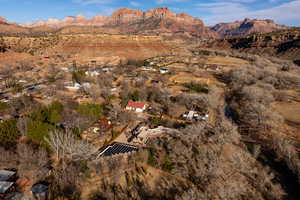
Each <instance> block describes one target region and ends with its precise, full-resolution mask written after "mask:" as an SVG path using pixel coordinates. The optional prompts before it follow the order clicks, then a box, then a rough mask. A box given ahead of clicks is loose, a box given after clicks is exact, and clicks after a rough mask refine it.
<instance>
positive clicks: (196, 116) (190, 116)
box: [181, 110, 209, 121]
mask: <svg viewBox="0 0 300 200" xmlns="http://www.w3.org/2000/svg"><path fill="white" fill-rule="evenodd" d="M181 117H182V119H184V120H189V121H192V120H195V121H200V120H206V119H208V117H209V114H208V113H206V112H198V111H194V110H190V111H188V112H186V113H184V114H182V116H181Z"/></svg>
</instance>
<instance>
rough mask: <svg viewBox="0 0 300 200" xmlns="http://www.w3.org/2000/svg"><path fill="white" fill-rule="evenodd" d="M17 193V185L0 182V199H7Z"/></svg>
mask: <svg viewBox="0 0 300 200" xmlns="http://www.w3.org/2000/svg"><path fill="white" fill-rule="evenodd" d="M14 191H15V183H14V182H9V181H0V199H5V198H7V197H8V195H9V194H11V193H13V192H14Z"/></svg>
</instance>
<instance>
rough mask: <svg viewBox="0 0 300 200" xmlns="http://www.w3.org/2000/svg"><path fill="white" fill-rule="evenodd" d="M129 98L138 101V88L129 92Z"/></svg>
mask: <svg viewBox="0 0 300 200" xmlns="http://www.w3.org/2000/svg"><path fill="white" fill-rule="evenodd" d="M130 99H131V100H133V101H139V100H140V92H139V91H138V90H135V91H134V92H133V93H131V94H130Z"/></svg>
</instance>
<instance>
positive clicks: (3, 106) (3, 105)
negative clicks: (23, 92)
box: [0, 102, 9, 112]
mask: <svg viewBox="0 0 300 200" xmlns="http://www.w3.org/2000/svg"><path fill="white" fill-rule="evenodd" d="M8 108H9V105H8V104H7V103H4V102H0V112H2V111H4V110H6V109H8Z"/></svg>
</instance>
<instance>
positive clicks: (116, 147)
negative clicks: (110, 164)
mask: <svg viewBox="0 0 300 200" xmlns="http://www.w3.org/2000/svg"><path fill="white" fill-rule="evenodd" d="M138 150H139V149H138V148H137V147H135V146H132V145H128V144H123V143H114V144H112V145H110V146H108V147H106V148H105V149H104V150H103V151H102V152H101V153H100V154H99V155H98V157H100V156H113V155H117V154H124V153H129V152H137V151H138Z"/></svg>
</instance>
